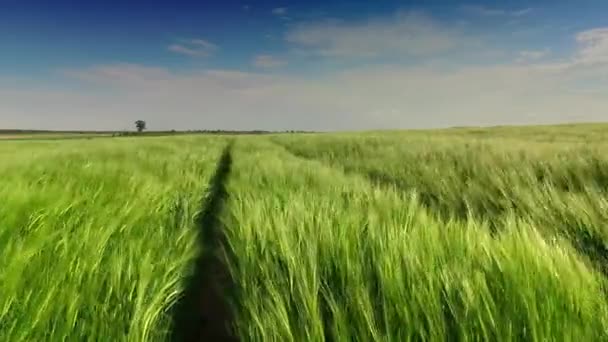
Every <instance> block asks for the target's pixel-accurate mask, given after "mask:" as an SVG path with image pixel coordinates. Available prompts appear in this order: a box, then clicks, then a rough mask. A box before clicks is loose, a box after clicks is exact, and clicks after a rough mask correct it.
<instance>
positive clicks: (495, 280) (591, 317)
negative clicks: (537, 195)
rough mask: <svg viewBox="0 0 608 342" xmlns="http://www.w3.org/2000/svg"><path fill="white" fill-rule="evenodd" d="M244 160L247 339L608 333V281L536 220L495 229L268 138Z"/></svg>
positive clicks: (240, 191)
mask: <svg viewBox="0 0 608 342" xmlns="http://www.w3.org/2000/svg"><path fill="white" fill-rule="evenodd" d="M302 139H304V138H302ZM306 139H313V140H314V139H321V138H306ZM309 141H310V140H309ZM294 145H297V146H300V147H302V146H305V145H304V142H303V141H298V143H295V142H294ZM234 159H235V165H234V171H233V177H232V178H231V182H230V183H229V192H230V193H231V202H230V206H229V207H230V208H231V209H230V212H229V213H228V214H227V218H226V222H227V223H226V226H227V227H228V229H229V232H228V234H229V241H230V247H231V250H232V252H233V254H234V257H233V258H232V265H233V266H232V267H233V272H234V274H235V279H236V280H237V289H238V290H237V291H236V293H238V294H239V296H238V298H236V303H238V305H237V309H236V312H237V313H238V315H239V316H238V320H237V323H238V331H239V335H240V336H243V337H244V339H245V340H259V341H263V340H280V341H322V340H324V339H326V338H329V339H331V340H339V341H352V340H361V341H368V340H378V341H386V340H390V341H403V340H420V339H423V340H443V338H444V337H445V336H446V335H449V336H453V337H460V338H461V339H463V340H471V339H473V340H480V339H481V340H522V339H523V340H547V339H549V340H561V339H563V338H566V339H574V338H581V339H583V340H593V339H597V338H606V335H605V331H606V329H607V328H608V319H607V318H608V316H607V315H608V311H607V309H608V307H607V306H606V301H605V297H604V293H603V286H604V277H603V276H602V275H601V274H600V273H599V272H597V271H595V270H594V269H593V268H592V267H590V266H589V265H587V264H586V263H585V261H584V258H582V257H581V256H580V255H579V254H578V253H577V252H576V251H575V250H574V248H572V247H571V246H570V244H569V243H568V241H566V239H564V238H561V237H557V238H555V239H552V240H548V239H546V238H545V237H544V236H543V234H541V229H540V227H537V226H535V225H534V224H532V223H531V222H529V221H528V220H526V219H525V218H521V217H518V216H517V215H515V214H514V213H511V214H509V215H506V216H505V217H504V218H503V219H502V221H503V226H504V227H503V229H502V231H501V232H500V233H498V234H494V235H493V234H492V233H491V231H490V229H489V227H488V225H487V224H484V223H483V221H478V220H475V219H469V220H466V221H457V220H448V221H442V220H441V219H439V218H438V217H436V216H437V215H434V214H433V212H432V211H429V210H428V209H427V208H425V207H424V205H423V204H422V203H421V201H420V197H419V194H418V193H417V192H415V191H412V192H403V191H401V190H399V188H396V187H392V188H391V187H386V188H379V187H376V186H374V185H373V184H372V183H371V182H370V181H369V180H368V179H367V178H366V177H363V176H360V175H357V174H354V175H353V174H350V175H347V174H345V173H344V172H343V171H342V170H340V169H338V168H331V167H328V166H326V165H324V164H322V163H319V162H317V161H310V160H305V159H301V158H297V157H296V156H294V155H290V154H289V153H287V152H286V151H285V150H281V148H279V147H277V146H272V145H270V144H269V143H261V142H258V143H257V144H256V143H255V142H254V141H249V142H247V143H244V144H243V145H241V147H237V149H236V151H235V156H234Z"/></svg>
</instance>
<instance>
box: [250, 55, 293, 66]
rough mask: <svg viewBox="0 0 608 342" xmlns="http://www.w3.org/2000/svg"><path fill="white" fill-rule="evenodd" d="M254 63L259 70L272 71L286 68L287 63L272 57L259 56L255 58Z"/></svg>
mask: <svg viewBox="0 0 608 342" xmlns="http://www.w3.org/2000/svg"><path fill="white" fill-rule="evenodd" d="M252 63H253V65H254V66H256V67H258V68H263V69H271V68H278V67H282V66H285V65H286V64H287V61H285V60H283V59H280V58H277V57H274V56H272V55H257V56H255V57H254V58H253V62H252Z"/></svg>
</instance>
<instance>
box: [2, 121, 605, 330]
mask: <svg viewBox="0 0 608 342" xmlns="http://www.w3.org/2000/svg"><path fill="white" fill-rule="evenodd" d="M607 277H608V125H606V124H589V125H564V126H546V127H541V126H539V127H499V128H489V129H481V128H475V129H472V128H469V129H467V128H462V129H445V130H433V131H430V130H429V131H385V132H364V133H331V134H329V133H325V134H320V133H319V134H282V135H281V134H277V135H264V136H204V135H192V136H173V137H139V138H138V137H129V138H97V139H70V140H44V141H42V140H41V141H36V140H27V141H3V142H0V341H220V340H233V341H445V340H450V341H570V340H580V341H605V340H608V287H607V286H608V283H607V280H608V278H607Z"/></svg>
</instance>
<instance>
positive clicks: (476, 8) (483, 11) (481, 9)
mask: <svg viewBox="0 0 608 342" xmlns="http://www.w3.org/2000/svg"><path fill="white" fill-rule="evenodd" d="M462 9H463V10H465V11H466V12H469V13H472V14H475V15H479V16H484V17H493V16H510V17H521V16H524V15H528V14H530V13H532V11H533V9H532V8H522V9H517V10H506V9H499V8H489V7H485V6H480V5H466V6H462Z"/></svg>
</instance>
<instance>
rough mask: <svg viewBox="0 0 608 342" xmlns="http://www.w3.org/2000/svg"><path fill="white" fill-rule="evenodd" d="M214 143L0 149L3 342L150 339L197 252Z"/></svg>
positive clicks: (161, 334) (217, 148)
mask: <svg viewBox="0 0 608 342" xmlns="http://www.w3.org/2000/svg"><path fill="white" fill-rule="evenodd" d="M223 146H224V141H223V140H222V139H215V138H184V137H182V138H171V139H165V138H152V139H120V140H109V139H108V140H106V139H103V140H88V141H76V140H73V141H52V142H51V141H49V142H6V143H3V144H1V145H0V156H1V159H2V163H1V164H0V340H2V341H61V340H71V341H75V340H77V341H84V340H88V341H152V340H162V339H164V338H166V336H167V333H168V329H169V328H170V324H171V319H170V316H169V314H168V312H167V310H168V309H169V308H170V307H171V305H172V304H173V302H175V301H176V298H177V296H178V295H179V293H180V292H181V290H182V286H183V284H182V279H183V278H184V277H185V276H187V273H188V272H189V269H190V267H191V266H192V265H191V263H192V260H193V259H194V258H195V257H196V255H197V253H198V249H199V246H198V243H197V239H196V234H197V229H195V227H194V224H195V223H194V218H195V216H196V214H197V212H198V211H199V210H200V209H201V208H200V205H201V200H202V197H203V196H204V194H205V187H206V186H207V182H208V180H209V178H210V177H211V175H212V173H213V171H214V169H215V164H216V162H217V160H218V159H219V156H220V153H221V151H222V148H223Z"/></svg>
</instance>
